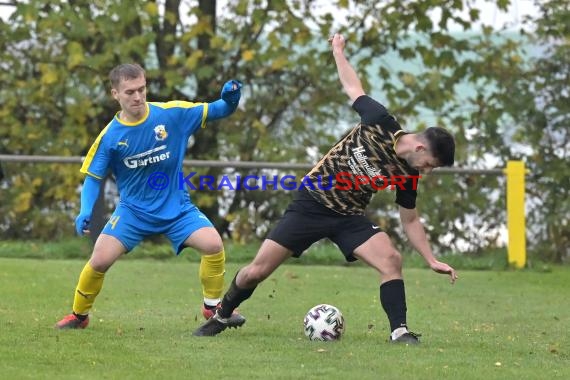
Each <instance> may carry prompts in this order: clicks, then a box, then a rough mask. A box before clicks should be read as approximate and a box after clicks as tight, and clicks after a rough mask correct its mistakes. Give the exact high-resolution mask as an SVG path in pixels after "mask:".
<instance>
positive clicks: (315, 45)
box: [0, 0, 568, 259]
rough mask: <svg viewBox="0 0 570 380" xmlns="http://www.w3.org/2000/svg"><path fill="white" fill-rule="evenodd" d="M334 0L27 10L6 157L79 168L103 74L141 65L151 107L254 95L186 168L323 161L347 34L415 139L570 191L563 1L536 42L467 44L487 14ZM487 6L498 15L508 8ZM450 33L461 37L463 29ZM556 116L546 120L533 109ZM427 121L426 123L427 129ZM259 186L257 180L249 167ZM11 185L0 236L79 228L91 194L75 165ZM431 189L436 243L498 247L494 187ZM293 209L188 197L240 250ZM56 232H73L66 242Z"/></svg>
mask: <svg viewBox="0 0 570 380" xmlns="http://www.w3.org/2000/svg"><path fill="white" fill-rule="evenodd" d="M328 3H329V7H328V8H326V9H325V10H324V11H321V12H316V11H315V10H316V9H318V4H317V3H316V2H313V1H307V2H299V1H292V0H291V1H264V0H236V1H231V2H226V3H224V5H223V6H222V5H220V4H217V3H216V1H208V0H199V1H187V2H183V1H180V0H178V1H173V0H166V1H146V2H140V1H133V0H129V1H118V0H109V1H106V2H88V1H84V0H73V1H49V2H47V1H45V0H44V1H39V0H30V1H28V2H26V3H17V5H16V9H15V12H14V14H13V15H12V17H11V18H10V20H9V21H8V22H6V23H1V24H0V32H1V36H2V37H0V48H1V49H0V55H1V60H0V61H1V62H2V68H3V70H2V71H1V72H0V78H1V80H2V83H3V87H2V88H1V89H0V101H1V102H2V104H3V105H4V106H3V108H2V110H1V111H0V123H1V125H2V130H1V132H0V149H1V152H2V153H13V154H54V155H82V154H85V152H86V150H87V149H88V148H89V146H90V144H91V142H92V141H93V139H94V138H95V136H96V135H97V134H98V133H99V131H100V130H101V129H102V127H103V126H104V125H105V123H107V122H108V120H110V119H111V117H112V116H113V114H114V112H115V111H116V110H117V106H116V104H115V103H114V101H113V100H112V99H110V97H109V96H108V95H107V93H108V86H107V84H106V82H107V80H106V75H107V73H108V71H109V70H110V69H111V68H112V67H114V66H115V65H116V64H118V63H121V62H125V61H137V62H141V63H143V64H144V66H145V68H146V69H147V74H148V79H149V99H152V100H158V101H160V100H167V99H176V98H177V99H186V100H200V101H210V100H213V99H216V98H217V97H218V96H219V89H220V88H221V85H222V84H223V83H224V82H225V80H227V79H229V78H237V79H240V80H242V81H243V82H244V84H245V87H244V91H243V92H244V96H243V101H242V103H241V105H240V108H239V109H238V112H236V113H235V114H234V115H232V117H231V118H229V119H225V120H223V121H221V122H219V123H211V124H210V125H208V128H206V129H205V130H202V131H200V132H199V133H198V134H197V135H196V136H195V139H193V140H192V141H190V142H189V145H188V157H189V158H195V159H221V160H243V161H249V160H259V161H276V162H301V163H305V162H314V161H315V160H316V159H317V158H318V156H319V155H320V154H322V153H324V152H325V151H326V150H327V149H328V148H329V146H330V145H331V143H333V142H334V141H335V139H336V138H338V137H339V136H340V135H341V134H342V132H343V129H346V128H347V127H349V126H350V124H351V123H353V121H355V120H356V119H355V118H354V115H353V114H351V113H350V109H349V107H348V106H347V99H346V97H345V95H344V94H343V93H342V91H341V87H340V84H339V83H338V79H337V75H336V70H335V67H334V63H333V60H332V58H331V55H330V49H329V46H328V43H327V42H326V40H327V39H328V37H329V36H330V35H331V34H332V33H333V31H336V30H341V31H342V32H343V34H345V36H346V37H347V39H348V41H349V42H348V46H347V49H348V53H349V54H350V59H351V62H352V63H354V65H355V67H357V69H358V70H359V72H360V74H361V78H362V79H363V81H364V85H365V88H366V89H368V90H370V91H372V92H373V93H374V94H375V96H376V95H377V96H378V97H379V99H380V100H381V101H383V102H384V103H385V104H386V105H387V106H388V108H389V109H390V111H391V112H392V113H394V114H395V115H397V116H398V119H399V120H400V121H401V123H402V125H403V126H404V127H405V128H407V129H409V130H412V131H413V130H419V129H422V128H424V127H425V126H428V125H432V124H433V123H432V121H433V122H434V123H437V124H439V125H441V126H444V127H447V128H449V129H450V130H452V131H453V132H454V133H455V134H456V137H457V143H458V150H457V161H458V164H459V165H468V166H477V165H480V166H481V164H480V163H481V162H482V161H483V160H487V159H488V158H489V157H495V158H496V161H497V165H499V166H500V165H503V164H504V163H505V162H506V160H507V159H509V158H523V159H526V160H527V162H528V164H529V166H531V167H532V169H533V173H540V175H541V177H540V179H538V178H535V177H532V176H531V180H530V181H529V193H530V194H531V195H532V194H535V193H543V191H544V188H545V187H546V186H550V185H548V184H549V183H551V182H549V181H558V180H564V178H566V179H567V175H566V173H567V169H565V166H564V165H565V161H566V159H567V149H566V148H564V147H565V146H567V145H563V146H562V147H559V148H557V149H554V148H552V147H553V143H552V142H553V141H555V142H556V143H558V142H559V141H561V140H559V137H560V134H562V135H564V133H565V132H564V131H565V129H564V127H565V126H566V125H567V123H566V121H565V118H564V115H565V114H567V109H566V108H565V107H567V106H566V105H567V104H568V102H565V99H566V98H564V96H567V88H565V87H564V86H565V83H568V82H567V81H566V82H564V80H565V79H567V76H566V77H564V76H563V74H561V75H558V74H556V72H555V71H554V70H559V71H558V72H560V70H562V69H563V70H567V66H565V62H567V43H562V42H563V41H565V40H564V38H566V41H567V37H568V34H567V26H565V24H564V20H566V19H567V18H564V17H567V12H568V10H567V5H565V4H566V2H563V1H554V0H552V1H547V2H539V4H540V5H541V9H542V12H543V15H545V16H547V20H548V21H544V22H542V23H541V22H538V24H537V25H538V28H537V29H536V32H532V33H531V34H530V35H528V33H527V34H524V33H523V34H517V33H513V32H511V33H505V32H497V31H494V30H492V29H491V28H489V27H485V28H484V29H483V30H482V32H474V31H472V30H470V28H471V25H472V23H473V22H475V21H478V20H479V17H480V15H479V11H478V10H477V9H473V8H470V5H469V4H470V3H469V2H463V1H459V0H423V1H414V2H402V1H396V0H386V1H382V2H356V1H348V0H334V1H330V2H328ZM495 3H496V4H497V6H498V7H499V8H501V9H503V10H504V9H506V8H507V7H508V6H509V3H510V2H509V1H507V0H497V1H496V2H495ZM342 11H347V13H348V17H347V18H346V20H345V21H344V22H343V23H342V24H339V22H338V21H336V20H335V17H334V14H336V13H339V12H342ZM545 20H546V18H545ZM530 21H531V22H533V23H534V22H536V20H529V22H530ZM457 26H459V27H461V28H463V30H464V32H463V33H457V32H456V31H455V28H456V27H457ZM565 28H566V29H565ZM552 36H556V41H557V44H553V43H552ZM530 37H537V38H538V39H539V40H538V41H540V43H543V42H544V41H546V42H547V43H548V44H547V45H548V46H552V47H553V50H552V51H551V54H549V55H547V56H545V58H544V59H542V60H536V59H535V58H533V56H531V55H528V54H526V53H525V47H528V46H529V41H532V39H531V38H530ZM395 62H396V63H395ZM563 72H564V71H563ZM538 73H540V75H537V74H538ZM565 73H566V75H567V71H565ZM513 93H516V94H517V96H516V97H515V96H512V94H513ZM557 94H562V95H558V96H555V95H557ZM546 103H548V104H552V105H553V107H548V108H544V109H541V104H543V105H544V104H546ZM426 110H430V112H431V115H432V117H431V118H430V120H429V121H426V120H421V117H422V116H425V114H426ZM521 110H524V111H523V112H521ZM431 119H433V120H431ZM541 122H542V124H541ZM546 125H548V128H546V129H545V128H544V127H545V126H546ZM546 130H548V131H549V132H548V134H547V135H545V136H546V137H545V138H543V137H542V136H543V133H544V131H546ZM564 136H566V137H565V138H563V139H562V140H563V141H567V134H565V135H564ZM564 139H566V140H564ZM548 141H549V142H550V145H549V144H548V143H547V142H548ZM497 142H500V143H499V144H498V143H497ZM515 143H518V144H519V145H517V144H515ZM566 144H567V143H566ZM520 145H523V146H528V147H531V148H532V149H533V154H537V155H538V157H541V159H544V163H542V164H540V165H539V164H538V163H536V166H533V165H534V164H535V163H534V162H533V160H532V157H534V156H533V155H528V154H526V153H524V151H521V150H520V149H517V147H518V146H520ZM549 146H550V148H549ZM565 149H566V150H565ZM550 168H558V170H557V173H559V174H557V173H555V171H556V170H554V169H552V170H551V169H550ZM32 169H33V170H32ZM189 170H193V169H192V168H190V169H189ZM196 171H198V172H199V173H200V174H208V175H213V176H219V175H221V174H227V175H234V174H238V171H236V170H232V169H223V170H222V169H217V168H209V169H206V170H196ZM250 173H252V174H256V173H258V172H257V171H254V170H252V171H243V170H240V171H239V174H241V175H242V176H245V175H246V174H250ZM265 173H267V172H265ZM272 173H273V172H272ZM275 173H278V172H275ZM560 173H562V174H560ZM4 174H5V179H4V180H3V181H4V182H3V183H4V184H7V185H5V186H3V190H2V191H3V197H4V200H3V202H2V204H1V205H0V212H1V214H2V215H3V220H2V222H1V223H0V229H2V231H3V233H5V234H6V236H9V237H13V238H22V237H28V236H32V237H43V238H50V237H54V236H58V234H59V236H61V234H69V233H71V232H72V223H71V220H72V218H73V215H74V214H75V212H76V211H77V207H78V205H77V201H78V196H77V187H78V185H79V184H80V183H81V176H80V175H79V174H78V172H77V168H76V167H68V166H61V165H47V166H46V165H35V166H33V167H32V168H31V167H30V166H28V165H26V166H24V165H14V164H10V165H9V166H8V165H7V166H6V167H4ZM279 174H292V173H283V172H281V173H279ZM295 174H296V175H298V176H301V175H302V174H304V173H302V172H297V173H295ZM424 182H425V184H422V185H421V186H422V187H421V188H420V189H421V191H422V192H423V195H424V196H423V197H422V198H421V199H422V200H421V203H420V205H419V207H420V208H421V212H422V214H423V215H424V216H425V219H426V222H427V223H428V226H429V228H428V232H429V234H430V237H431V238H432V241H434V242H435V243H436V245H439V246H440V247H441V249H444V247H451V249H458V248H465V246H467V248H468V249H469V250H470V251H472V252H480V251H482V250H483V249H487V248H490V247H495V246H497V244H498V242H497V241H498V238H499V236H498V233H497V231H498V229H497V227H498V226H499V225H500V224H502V223H504V218H505V216H504V212H503V211H502V210H504V201H503V196H502V194H504V193H503V189H502V188H501V186H502V185H503V182H502V179H497V178H481V177H443V176H439V177H435V176H434V177H432V178H431V179H428V180H426V181H424ZM442 187H443V188H444V189H445V190H444V195H441V194H442V192H441V189H442ZM551 198H552V199H555V197H550V198H549V201H547V202H545V203H544V204H543V206H544V207H545V209H541V208H532V215H531V220H532V221H534V222H537V221H538V220H540V218H543V217H545V216H546V215H551V214H554V213H553V211H554V210H555V209H556V207H558V206H559V205H560V202H555V201H554V200H552V201H550V199H551ZM566 198H567V197H566ZM288 199H290V194H286V193H283V192H258V191H244V190H237V191H232V192H226V193H222V192H214V191H198V192H196V193H195V194H194V193H193V200H194V201H195V203H197V204H198V206H199V207H201V208H202V209H203V210H204V211H205V212H206V214H207V215H208V216H209V217H210V218H212V219H213V221H214V223H215V224H216V226H218V227H219V228H220V230H221V232H222V233H224V234H225V235H226V236H229V235H231V236H233V237H234V238H235V239H238V240H248V239H251V238H252V237H260V236H263V234H264V232H265V231H266V230H267V228H268V226H269V225H270V224H271V222H272V221H273V220H275V219H276V218H277V217H278V216H279V215H280V214H281V212H282V209H283V206H284V205H285V203H286V202H287V201H288ZM534 199H535V198H533V200H534ZM392 202H393V195H392V194H389V193H385V194H380V195H379V196H377V197H376V198H375V201H374V204H373V205H372V206H373V207H371V209H370V217H371V218H374V219H375V220H376V221H378V222H379V223H380V224H381V225H383V226H385V227H387V228H396V229H397V228H398V222H397V219H396V218H395V216H394V213H393V212H392V211H387V210H389V209H390V206H389V204H391V203H392ZM490 204H493V205H495V207H489V205H490ZM449 205H453V207H449ZM563 205H565V206H564V207H566V208H565V210H566V211H567V210H568V208H567V203H563ZM376 206H377V207H376ZM445 206H448V207H445ZM60 220H68V221H70V223H69V225H67V224H66V226H67V227H65V228H63V229H62V228H61V223H58V222H57V221H60ZM561 220H562V222H563V223H562V224H557V223H556V220H555V218H554V217H552V218H550V219H548V218H547V222H546V224H544V225H545V227H544V228H543V229H539V230H537V231H531V232H532V233H533V234H536V236H539V237H540V241H542V242H547V241H556V243H555V244H556V245H557V246H560V245H559V244H561V243H562V244H566V245H565V247H568V245H567V244H568V243H567V241H568V239H567V237H564V231H567V228H564V226H565V225H566V226H567V222H568V218H567V216H566V217H563V218H562V219H561ZM559 221H560V219H559ZM564 223H566V224H564ZM534 236H535V235H533V237H534ZM481 237H483V238H482V239H481ZM552 239H554V240H552ZM564 239H566V240H564ZM564 242H566V243H564ZM540 244H542V243H540V242H539V243H537V247H538V246H541V247H543V246H544V245H540ZM544 247H546V248H545V249H548V250H549V251H548V252H549V253H548V254H547V253H545V254H544V255H545V256H549V255H550V257H551V258H556V259H561V257H562V256H556V254H555V255H554V256H552V253H553V252H554V251H553V245H550V247H549V248H548V245H546V246H544ZM541 249H542V248H541Z"/></svg>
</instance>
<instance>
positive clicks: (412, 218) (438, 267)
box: [400, 206, 457, 284]
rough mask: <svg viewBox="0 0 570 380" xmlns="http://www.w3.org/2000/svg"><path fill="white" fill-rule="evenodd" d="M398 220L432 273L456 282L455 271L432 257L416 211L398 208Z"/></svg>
mask: <svg viewBox="0 0 570 380" xmlns="http://www.w3.org/2000/svg"><path fill="white" fill-rule="evenodd" d="M400 220H401V221H402V226H403V227H404V231H405V232H406V235H407V236H408V239H409V240H410V244H412V246H413V247H414V249H415V250H416V251H418V252H419V253H420V254H421V255H422V256H423V258H424V259H425V260H426V262H427V263H428V264H429V266H430V268H431V269H432V270H433V271H434V272H437V273H441V274H448V275H449V277H450V281H451V283H452V284H453V283H454V282H455V280H457V273H456V272H455V269H453V268H452V267H451V266H449V265H447V264H446V263H443V262H441V261H438V260H437V259H436V258H435V256H434V255H433V253H432V251H431V247H430V245H429V242H428V239H427V236H426V232H425V229H424V226H423V224H422V222H421V221H420V218H419V217H418V213H417V211H416V209H415V208H414V209H407V208H404V207H401V206H400Z"/></svg>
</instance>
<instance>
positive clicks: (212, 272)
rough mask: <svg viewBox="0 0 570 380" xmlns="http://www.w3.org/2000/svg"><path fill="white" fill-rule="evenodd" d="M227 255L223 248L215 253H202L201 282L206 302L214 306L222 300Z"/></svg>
mask: <svg viewBox="0 0 570 380" xmlns="http://www.w3.org/2000/svg"><path fill="white" fill-rule="evenodd" d="M225 265H226V255H225V253H224V250H223V249H222V250H221V251H220V252H218V253H215V254H213V255H202V259H201V260H200V271H199V276H200V282H201V283H202V294H203V295H204V302H207V303H208V304H210V305H212V306H214V305H216V304H217V303H218V302H219V301H220V297H221V296H222V290H223V288H224V273H225Z"/></svg>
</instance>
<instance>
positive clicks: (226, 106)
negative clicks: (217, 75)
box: [206, 79, 242, 121]
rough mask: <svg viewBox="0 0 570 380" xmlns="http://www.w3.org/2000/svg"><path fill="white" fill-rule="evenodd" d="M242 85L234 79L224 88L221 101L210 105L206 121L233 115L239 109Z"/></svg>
mask: <svg viewBox="0 0 570 380" xmlns="http://www.w3.org/2000/svg"><path fill="white" fill-rule="evenodd" d="M241 88H242V83H241V82H240V81H238V80H235V79H232V80H229V81H227V82H226V83H225V84H224V86H223V87H222V93H221V95H220V99H219V100H216V101H215V102H212V103H209V104H208V116H207V117H206V120H208V121H209V120H217V119H221V118H224V117H226V116H229V115H231V114H232V113H233V112H234V111H235V110H236V108H237V106H238V104H239V100H240V98H241Z"/></svg>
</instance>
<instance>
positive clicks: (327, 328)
mask: <svg viewBox="0 0 570 380" xmlns="http://www.w3.org/2000/svg"><path fill="white" fill-rule="evenodd" d="M303 324H304V326H305V335H306V336H307V337H308V338H309V339H310V340H337V339H340V337H341V336H342V334H343V333H344V317H343V316H342V313H341V312H340V310H339V309H338V308H336V307H334V306H332V305H327V304H320V305H317V306H314V307H312V308H311V310H309V311H308V312H307V314H305V320H304V321H303Z"/></svg>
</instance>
